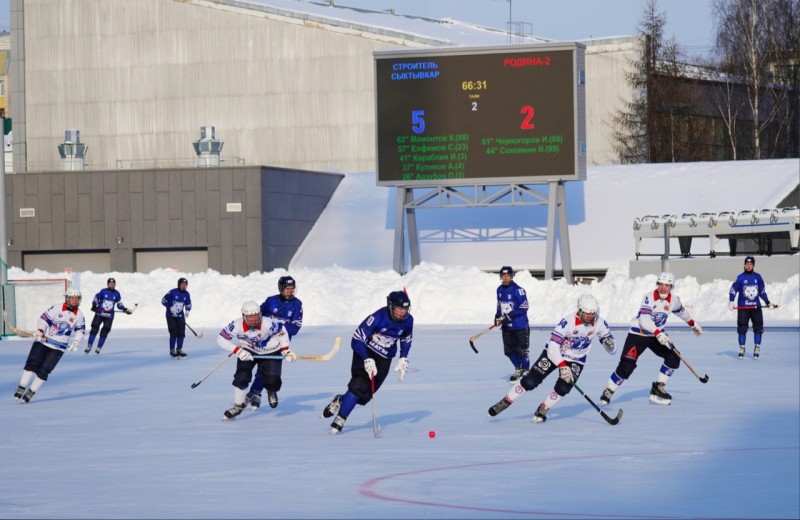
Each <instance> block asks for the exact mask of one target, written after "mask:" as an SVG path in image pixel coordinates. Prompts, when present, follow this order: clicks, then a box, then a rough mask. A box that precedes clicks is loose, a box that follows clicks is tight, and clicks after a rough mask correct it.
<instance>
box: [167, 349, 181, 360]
mask: <svg viewBox="0 0 800 520" xmlns="http://www.w3.org/2000/svg"><path fill="white" fill-rule="evenodd" d="M169 357H171V358H172V359H179V356H178V353H177V352H176V351H175V350H174V349H172V350H170V351H169Z"/></svg>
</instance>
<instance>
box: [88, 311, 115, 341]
mask: <svg viewBox="0 0 800 520" xmlns="http://www.w3.org/2000/svg"><path fill="white" fill-rule="evenodd" d="M113 324H114V318H112V317H111V316H100V315H99V314H95V315H94V318H92V327H91V328H90V329H89V337H90V338H92V339H94V337H95V336H96V335H97V331H98V330H99V331H100V338H101V339H105V338H106V336H108V333H109V332H111V325H113ZM101 325H102V327H103V328H102V329H101V328H100V326H101Z"/></svg>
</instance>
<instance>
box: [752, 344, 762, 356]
mask: <svg viewBox="0 0 800 520" xmlns="http://www.w3.org/2000/svg"><path fill="white" fill-rule="evenodd" d="M760 355H761V345H756V346H755V347H754V348H753V359H758V356H760Z"/></svg>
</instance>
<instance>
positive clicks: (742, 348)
mask: <svg viewBox="0 0 800 520" xmlns="http://www.w3.org/2000/svg"><path fill="white" fill-rule="evenodd" d="M744 351H745V349H744V345H739V359H744Z"/></svg>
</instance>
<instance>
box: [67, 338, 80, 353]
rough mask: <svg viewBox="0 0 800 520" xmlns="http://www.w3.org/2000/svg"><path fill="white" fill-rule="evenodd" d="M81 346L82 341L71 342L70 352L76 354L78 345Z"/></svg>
mask: <svg viewBox="0 0 800 520" xmlns="http://www.w3.org/2000/svg"><path fill="white" fill-rule="evenodd" d="M79 344H80V341H78V340H77V339H73V340H72V341H70V342H69V351H70V352H75V351H76V350H78V345H79Z"/></svg>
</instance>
